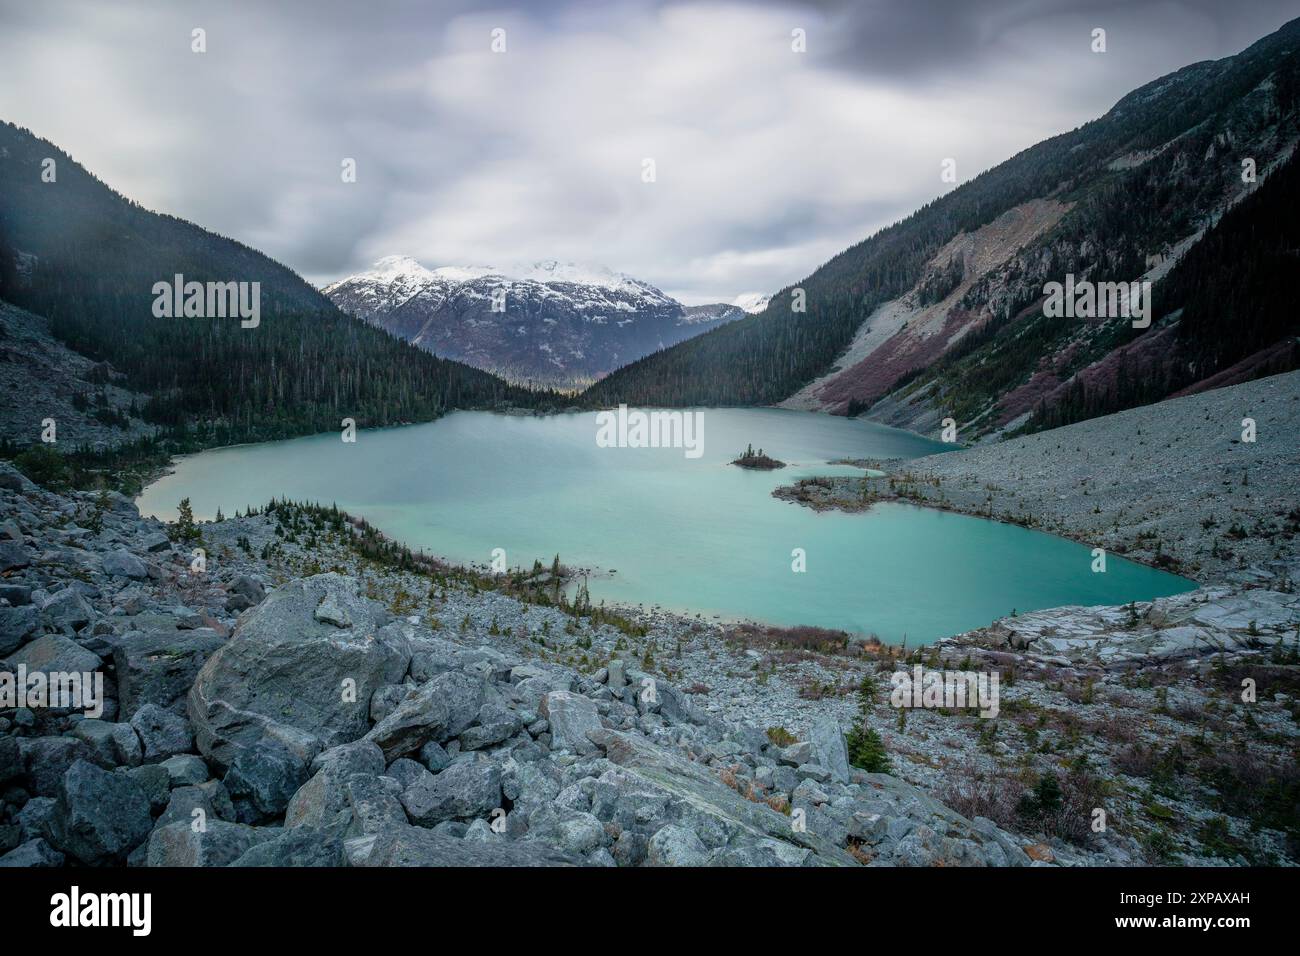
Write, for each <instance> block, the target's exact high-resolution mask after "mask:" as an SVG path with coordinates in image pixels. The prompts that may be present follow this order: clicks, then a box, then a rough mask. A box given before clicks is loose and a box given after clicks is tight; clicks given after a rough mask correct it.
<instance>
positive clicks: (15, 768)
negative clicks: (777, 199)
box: [0, 736, 23, 784]
mask: <svg viewBox="0 0 1300 956" xmlns="http://www.w3.org/2000/svg"><path fill="white" fill-rule="evenodd" d="M22 774H23V752H22V748H21V747H20V746H19V745H18V738H17V737H5V736H0V784H6V783H8V782H9V781H10V780H16V779H17V778H18V777H21V776H22Z"/></svg>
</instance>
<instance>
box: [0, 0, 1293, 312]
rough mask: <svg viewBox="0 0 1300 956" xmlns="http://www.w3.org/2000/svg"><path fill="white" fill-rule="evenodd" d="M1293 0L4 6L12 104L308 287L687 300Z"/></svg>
mask: <svg viewBox="0 0 1300 956" xmlns="http://www.w3.org/2000/svg"><path fill="white" fill-rule="evenodd" d="M1290 7H1293V4H1291V3H1285V2H1280V0H1278V2H1274V0H1258V2H1243V3H1236V4H1232V5H1224V4H1221V3H1218V2H1214V0H1129V2H1123V3H1120V2H1103V0H1095V2H1083V0H1035V2H1027V0H989V2H971V0H950V2H940V0H911V2H902V0H890V2H886V0H868V2H860V0H859V2H850V0H843V2H832V0H763V2H758V0H754V2H748V3H740V2H721V3H656V2H652V0H626V2H614V3H594V2H587V3H584V2H568V3H565V2H562V0H558V2H548V3H534V4H525V3H510V2H504V0H503V2H501V3H499V4H498V5H495V6H485V5H484V4H482V3H474V2H469V0H467V2H463V3H460V2H438V3H429V2H415V0H410V2H406V0H391V2H383V3H375V4H358V3H344V2H341V0H324V2H322V0H303V2H282V3H274V4H266V3H254V2H229V3H223V4H213V3H207V2H197V0H183V2H172V3H168V4H165V5H160V4H157V3H155V2H146V0H137V2H125V3H118V4H113V5H111V6H110V5H107V4H102V3H98V2H93V0H85V2H74V0H66V2H52V3H46V4H40V5H34V4H28V3H22V2H18V0H15V2H12V3H11V2H9V0H0V62H2V63H4V64H5V72H6V75H7V78H8V79H7V82H6V83H5V84H4V85H0V117H3V118H4V119H8V120H10V121H13V122H17V123H19V124H21V125H25V126H29V127H31V128H32V129H33V130H35V131H36V132H37V133H38V134H40V135H43V136H45V137H47V138H49V139H50V140H52V141H53V142H55V143H57V144H58V145H59V146H61V147H62V148H64V149H66V150H67V151H68V152H69V153H71V154H72V155H73V156H74V157H75V158H76V159H77V160H78V161H80V162H82V163H84V164H85V165H86V166H87V167H88V168H90V169H91V170H92V171H93V172H95V173H97V174H98V175H100V176H101V177H102V178H104V179H105V180H106V181H107V182H109V183H110V184H111V185H113V186H114V187H116V188H118V189H119V190H121V191H122V192H123V193H125V194H126V195H128V196H130V197H132V198H134V199H137V200H139V201H140V202H142V203H144V204H145V205H147V206H149V207H151V208H155V209H159V210H163V211H166V212H170V213H174V214H176V215H180V216H184V217H186V218H189V219H193V220H194V221H196V222H198V223H200V224H202V225H204V226H205V227H207V228H210V229H213V230H215V231H217V232H221V233H223V234H226V235H231V236H234V237H236V238H239V239H241V240H243V241H246V242H248V243H250V244H252V245H254V246H256V247H258V248H260V249H262V250H264V251H265V252H267V253H268V254H270V255H272V256H274V257H276V258H277V259H279V260H281V261H283V262H285V263H286V264H288V265H290V266H291V267H293V268H295V269H297V270H298V271H299V272H301V273H303V274H304V275H305V276H307V277H308V278H309V279H312V280H313V281H317V282H323V281H326V280H329V279H332V278H337V277H339V276H341V275H345V274H347V273H349V272H352V271H356V270H358V269H361V268H364V267H365V266H366V265H368V264H369V262H371V261H373V260H374V259H376V258H378V257H380V256H382V255H386V254H390V253H405V254H409V255H413V256H416V257H417V258H419V259H421V260H422V261H424V262H425V264H426V265H429V266H437V265H443V264H462V263H466V264H468V263H491V262H508V261H519V260H527V259H537V258H545V257H557V258H564V259H574V260H579V261H595V262H601V263H604V264H607V265H610V266H612V267H614V268H617V269H620V270H622V271H625V272H628V273H630V274H632V275H635V276H637V277H639V278H643V279H646V280H648V281H651V282H654V283H655V284H657V285H659V286H661V287H662V288H664V289H665V290H666V291H669V292H671V293H673V294H676V295H679V296H681V297H683V298H684V299H686V300H687V301H693V302H698V301H709V300H715V299H722V298H725V299H730V298H732V297H734V296H735V295H737V294H738V293H740V292H745V291H771V290H774V289H776V288H779V287H781V286H783V285H786V284H788V283H790V282H792V281H795V280H797V279H799V278H800V277H802V276H804V275H806V274H807V273H808V272H810V271H811V270H812V269H813V268H814V267H815V266H816V265H818V264H819V263H820V262H821V261H823V260H824V259H826V258H828V257H829V256H830V255H833V254H834V253H836V252H838V251H839V250H841V249H843V248H845V247H847V246H848V245H851V244H852V243H854V242H856V241H858V240H860V239H862V238H864V237H865V236H866V235H868V234H869V233H871V232H872V231H874V230H875V229H877V228H879V227H881V226H883V225H887V224H888V223H889V222H891V221H893V220H895V219H897V218H900V217H901V216H904V215H906V214H907V213H909V212H911V211H912V210H913V209H914V208H915V207H916V206H918V205H920V204H921V203H923V202H926V201H928V200H930V199H932V198H934V197H935V196H936V195H938V194H939V193H940V192H942V190H943V189H944V188H947V187H945V186H944V185H943V184H942V183H941V182H940V180H939V164H940V161H941V160H942V159H943V158H945V157H953V158H955V159H956V160H957V163H958V174H959V178H960V179H963V180H964V179H966V178H969V177H971V176H973V175H975V174H976V173H978V172H980V171H981V170H983V169H986V168H988V167H989V166H992V165H995V164H996V163H998V162H1000V161H1001V160H1002V159H1005V158H1006V157H1007V156H1010V155H1011V154H1012V153H1014V152H1016V151H1017V150H1019V149H1023V148H1024V147H1026V146H1029V145H1031V144H1032V143H1034V142H1036V141H1038V140H1040V139H1043V138H1044V137H1046V136H1050V135H1053V134H1055V133H1058V132H1061V131H1063V130H1065V129H1070V128H1072V127H1074V126H1077V125H1079V124H1080V123H1082V122H1085V121H1087V120H1088V119H1091V118H1093V117H1095V116H1097V115H1100V114H1101V113H1103V112H1105V110H1106V109H1108V108H1109V107H1110V106H1111V105H1112V104H1113V103H1114V101H1115V100H1117V99H1118V98H1119V97H1120V96H1122V95H1124V94H1125V93H1126V92H1128V91H1129V90H1130V89H1132V88H1134V87H1136V86H1139V85H1141V84H1142V83H1145V82H1148V81H1150V80H1152V79H1154V78H1155V77H1157V76H1159V75H1161V74H1163V73H1167V72H1170V71H1172V70H1174V69H1177V68H1179V67H1181V66H1184V65H1186V64H1188V63H1191V62H1195V61H1197V60H1201V59H1208V58H1217V57H1221V56H1226V55H1230V54H1232V53H1235V52H1237V51H1238V50H1240V49H1242V48H1243V47H1245V46H1247V45H1249V44H1250V43H1251V42H1253V41H1254V40H1255V39H1258V38H1259V37H1260V36H1263V35H1265V34H1266V33H1269V32H1271V31H1272V30H1274V29H1276V28H1277V27H1278V26H1280V25H1281V24H1282V23H1283V22H1285V20H1286V19H1287V18H1288V16H1290V15H1292V14H1294V9H1288V8H1290ZM1097 26H1100V27H1103V28H1105V29H1106V30H1107V39H1108V52H1107V53H1106V54H1105V55H1104V56H1099V55H1096V54H1093V53H1091V52H1090V50H1089V40H1090V31H1091V29H1092V28H1093V27H1097ZM195 27H202V28H204V29H205V30H206V31H207V42H208V52H207V53H205V54H203V55H201V56H200V55H197V54H194V53H192V52H191V51H190V31H191V30H192V29H193V28H195ZM496 27H501V28H504V29H505V30H506V40H507V52H506V53H505V54H504V55H497V54H493V53H492V52H491V51H490V50H489V43H490V31H491V30H492V29H493V28H496ZM794 28H801V29H804V30H805V31H806V32H807V37H808V52H807V53H806V54H794V53H792V52H791V50H790V31H791V30H792V29H794ZM344 157H351V158H354V159H356V160H357V163H358V170H359V176H358V182H357V183H355V184H343V183H342V182H341V181H340V177H339V170H340V162H341V160H342V159H343V158H344ZM645 158H653V159H654V161H655V163H656V169H657V173H658V178H657V181H656V182H654V183H652V184H647V183H643V182H642V181H641V169H642V161H643V159H645Z"/></svg>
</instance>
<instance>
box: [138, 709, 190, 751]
mask: <svg viewBox="0 0 1300 956" xmlns="http://www.w3.org/2000/svg"><path fill="white" fill-rule="evenodd" d="M131 726H132V727H133V728H134V729H135V732H136V734H138V735H139V737H140V746H141V748H142V750H143V753H144V760H145V761H146V762H147V763H157V762H159V761H162V760H166V759H167V758H168V757H172V756H175V755H176V754H183V753H188V752H189V751H191V750H193V749H194V736H193V734H191V733H190V727H189V724H187V723H186V722H185V718H184V717H180V716H178V715H176V714H174V713H172V712H171V711H170V710H165V709H163V708H162V707H159V706H158V705H157V704H145V705H144V706H143V707H141V708H140V709H139V710H137V711H136V712H135V716H133V717H132V718H131Z"/></svg>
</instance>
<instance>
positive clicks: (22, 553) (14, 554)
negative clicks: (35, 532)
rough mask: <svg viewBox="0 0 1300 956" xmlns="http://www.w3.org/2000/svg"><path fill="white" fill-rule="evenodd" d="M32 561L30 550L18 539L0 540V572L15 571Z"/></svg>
mask: <svg viewBox="0 0 1300 956" xmlns="http://www.w3.org/2000/svg"><path fill="white" fill-rule="evenodd" d="M31 563H32V556H31V552H30V551H28V550H27V546H26V545H24V544H22V543H20V542H18V541H0V572H4V571H15V570H17V569H19V568H25V567H27V566H28V565H29V564H31Z"/></svg>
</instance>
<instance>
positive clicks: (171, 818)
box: [157, 784, 234, 827]
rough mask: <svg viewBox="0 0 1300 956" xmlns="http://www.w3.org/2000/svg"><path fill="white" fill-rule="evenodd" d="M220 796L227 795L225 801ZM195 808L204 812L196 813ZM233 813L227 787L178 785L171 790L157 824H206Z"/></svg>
mask: <svg viewBox="0 0 1300 956" xmlns="http://www.w3.org/2000/svg"><path fill="white" fill-rule="evenodd" d="M218 785H219V786H220V784H218ZM220 796H224V797H225V800H224V802H223V801H221V800H220ZM195 810H201V811H202V813H201V814H197V815H196V814H195V812H194V811H195ZM233 815H234V810H233V808H232V806H231V803H230V797H229V795H228V794H227V792H226V789H225V787H222V788H221V789H220V790H219V791H215V790H208V789H204V788H203V787H197V786H184V787H177V788H176V789H175V790H173V791H172V792H171V797H170V798H169V799H168V801H167V809H165V810H163V812H162V816H160V817H159V818H158V823H157V826H160V827H162V826H167V825H168V824H171V823H184V824H187V825H194V826H206V825H207V822H208V821H209V820H224V819H226V818H227V817H230V816H233Z"/></svg>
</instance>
